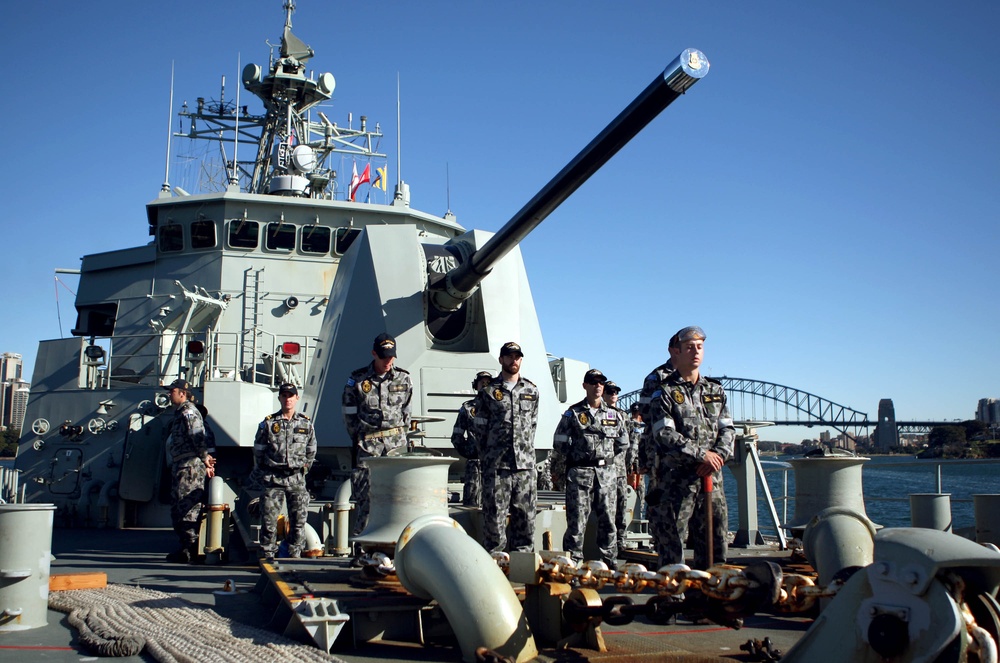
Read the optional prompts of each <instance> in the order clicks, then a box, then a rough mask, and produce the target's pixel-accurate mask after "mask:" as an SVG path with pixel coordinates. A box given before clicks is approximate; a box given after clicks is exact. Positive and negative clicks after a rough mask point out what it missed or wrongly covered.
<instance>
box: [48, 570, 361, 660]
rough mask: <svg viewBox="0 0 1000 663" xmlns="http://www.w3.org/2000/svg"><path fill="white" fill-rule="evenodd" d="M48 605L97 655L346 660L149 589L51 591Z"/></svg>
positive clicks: (117, 586) (176, 658)
mask: <svg viewBox="0 0 1000 663" xmlns="http://www.w3.org/2000/svg"><path fill="white" fill-rule="evenodd" d="M49 607H50V608H52V609H53V610H58V611H60V612H65V613H68V615H69V616H68V618H67V619H68V620H69V623H70V624H71V625H72V626H73V627H74V628H75V629H77V630H78V631H79V632H80V642H82V643H83V644H84V646H86V648H87V650H88V651H89V652H91V653H93V654H97V655H99V656H134V655H136V654H138V653H139V652H141V651H142V650H143V648H145V649H146V651H147V653H149V655H150V656H152V657H153V658H155V659H156V660H157V661H159V662H160V663H202V662H204V661H212V662H213V663H215V662H221V661H234V662H236V661H238V662H240V663H258V662H259V663H270V662H271V661H276V660H280V661H299V662H301V663H319V662H321V661H322V662H323V663H330V662H333V663H344V662H343V660H342V659H339V658H337V657H335V656H331V655H330V654H328V653H326V652H324V651H322V650H320V649H317V648H316V647H310V646H308V645H303V644H301V643H299V642H296V641H294V640H290V639H288V638H286V637H284V636H281V635H278V634H276V633H272V632H270V631H265V630H263V629H259V628H255V627H252V626H247V625H246V624H241V623H240V622H236V621H233V620H231V619H226V618H224V617H220V616H219V615H218V614H217V613H216V612H215V611H213V610H209V609H208V608H202V607H198V606H196V605H194V604H191V603H189V602H187V601H185V600H183V599H180V598H177V597H175V596H171V595H170V594H164V593H163V592H157V591H155V590H150V589H142V588H139V587H132V586H128V585H108V586H107V587H106V588H104V589H74V590H67V591H59V592H49Z"/></svg>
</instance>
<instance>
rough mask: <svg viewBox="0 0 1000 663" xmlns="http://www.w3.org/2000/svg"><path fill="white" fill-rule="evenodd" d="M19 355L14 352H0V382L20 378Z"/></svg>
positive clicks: (20, 365) (21, 363) (20, 364)
mask: <svg viewBox="0 0 1000 663" xmlns="http://www.w3.org/2000/svg"><path fill="white" fill-rule="evenodd" d="M23 365H24V362H22V361H21V355H19V354H17V353H16V352H5V353H3V354H0V382H14V381H15V380H20V379H21V367H22V366H23Z"/></svg>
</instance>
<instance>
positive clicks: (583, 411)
mask: <svg viewBox="0 0 1000 663" xmlns="http://www.w3.org/2000/svg"><path fill="white" fill-rule="evenodd" d="M595 412H596V414H591V412H590V407H589V406H588V405H587V401H586V400H582V401H580V402H579V403H577V404H575V405H573V406H572V407H570V408H569V409H568V410H566V413H565V414H563V416H562V418H561V419H560V420H559V425H558V426H556V432H555V435H554V436H553V438H552V449H553V450H554V451H556V452H557V453H559V454H562V455H563V456H565V457H566V465H567V466H568V467H581V466H586V467H604V466H612V465H614V464H615V458H616V457H617V456H618V455H619V454H621V456H622V458H623V459H624V455H625V454H624V452H625V451H626V450H627V449H628V431H627V429H626V428H625V416H624V415H623V414H622V412H621V410H619V409H618V408H616V407H612V406H610V405H606V404H604V403H603V402H602V403H601V404H600V405H599V406H598V407H597V409H596V411H595Z"/></svg>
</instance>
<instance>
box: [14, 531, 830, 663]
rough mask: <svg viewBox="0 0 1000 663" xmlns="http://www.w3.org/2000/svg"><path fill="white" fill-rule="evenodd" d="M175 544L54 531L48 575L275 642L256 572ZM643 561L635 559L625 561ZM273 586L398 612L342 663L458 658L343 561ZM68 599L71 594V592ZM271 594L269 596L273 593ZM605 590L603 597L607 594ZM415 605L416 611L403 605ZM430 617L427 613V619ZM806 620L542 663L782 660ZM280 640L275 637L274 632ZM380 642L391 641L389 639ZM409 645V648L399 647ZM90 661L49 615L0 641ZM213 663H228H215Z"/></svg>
mask: <svg viewBox="0 0 1000 663" xmlns="http://www.w3.org/2000/svg"><path fill="white" fill-rule="evenodd" d="M174 542H175V539H174V534H173V532H172V531H170V530H168V529H127V530H93V529H56V530H55V531H54V533H53V541H52V552H53V555H54V559H53V561H52V567H51V572H52V574H72V573H82V572H95V571H97V572H103V573H106V574H107V579H108V583H109V584H110V583H114V584H122V585H130V586H138V587H141V588H144V589H148V590H156V591H160V592H164V593H168V594H171V595H176V596H177V597H179V598H181V599H184V600H185V601H187V602H189V603H190V604H191V605H192V606H193V607H195V608H197V609H199V610H205V611H206V615H207V614H208V612H207V611H209V610H213V611H215V613H217V614H218V615H219V616H220V617H223V618H226V619H229V620H232V622H235V623H238V624H243V625H247V626H251V627H257V628H260V629H263V630H265V631H268V632H273V633H275V635H276V636H277V635H278V634H279V631H280V629H281V626H282V624H283V623H286V622H287V620H285V619H283V618H282V617H281V615H280V614H279V613H280V611H281V609H280V606H279V607H278V608H276V607H275V603H274V602H273V601H269V600H268V598H267V594H268V591H266V590H265V591H263V592H261V591H259V590H258V591H254V588H255V587H257V586H258V584H260V585H261V587H266V586H268V584H269V583H268V582H260V581H261V578H262V573H263V572H262V570H261V569H260V567H258V566H257V565H256V564H254V565H235V564H225V565H215V566H213V565H180V564H171V563H168V562H166V561H165V560H164V554H165V552H167V551H169V550H171V549H172V548H173V546H174V545H175V543H174ZM731 553H732V554H731V557H732V559H731V560H730V561H731V562H732V563H734V564H744V563H749V562H751V561H759V560H768V561H773V562H777V563H779V564H781V565H782V566H783V567H784V568H786V569H789V570H791V571H793V572H797V573H801V572H803V569H802V568H801V567H795V566H790V563H791V560H790V557H789V553H788V552H782V551H778V550H776V549H773V548H769V547H760V548H750V549H738V548H734V549H731ZM632 557H633V559H641V558H642V552H641V551H640V552H637V553H632ZM266 573H267V574H270V575H271V576H272V578H271V580H270V584H272V585H275V586H280V588H281V589H280V592H281V593H284V594H285V595H286V596H302V595H307V594H308V595H312V596H317V597H318V596H329V597H336V598H337V601H338V602H339V603H340V604H341V605H343V606H346V607H347V609H348V612H350V610H351V609H352V608H351V606H352V605H362V606H364V607H365V609H369V610H370V609H385V610H393V609H402V612H401V613H400V615H401V619H400V620H399V623H400V630H399V634H401V635H400V637H399V639H400V641H399V642H391V641H389V640H388V639H383V640H382V641H380V642H364V641H356V638H355V637H354V635H353V634H354V633H355V631H356V629H355V628H354V627H352V628H346V627H345V628H344V629H343V631H342V632H341V633H340V637H339V638H338V639H337V641H336V642H335V643H334V646H333V648H332V650H331V653H332V654H333V655H334V656H336V657H338V658H340V659H343V660H344V661H348V662H349V663H367V662H369V661H372V662H374V661H384V660H406V661H458V660H461V653H460V650H459V649H458V647H457V645H456V642H455V640H454V636H453V635H452V634H451V633H450V630H449V629H448V628H447V627H445V628H441V627H440V624H439V625H435V624H434V622H433V619H428V620H427V621H426V623H424V624H423V625H422V627H421V628H420V634H419V638H420V639H422V640H423V641H424V644H423V645H421V644H419V643H418V642H413V641H412V640H413V638H412V637H411V636H410V634H409V631H410V630H411V628H410V627H408V626H406V624H405V622H406V619H403V618H402V615H404V614H408V613H407V609H410V608H413V609H416V610H418V611H419V610H420V609H421V605H420V604H421V603H422V602H421V601H419V600H418V599H415V598H414V597H411V596H407V595H405V593H403V592H402V590H393V589H388V590H386V589H385V588H383V589H382V590H381V591H379V590H378V589H377V588H371V587H366V586H365V582H364V581H363V580H361V578H360V573H359V570H358V569H355V568H351V566H350V562H349V560H346V559H338V558H320V559H316V560H287V561H286V560H279V561H278V562H277V564H276V565H275V566H274V567H272V568H269V569H267V570H266ZM227 581H232V585H233V586H234V588H235V590H236V592H235V593H223V592H222V590H223V589H224V587H225V585H226V582H227ZM71 591H72V590H71ZM271 593H274V592H273V590H272V591H271ZM613 593H614V591H613V590H608V589H605V590H602V591H601V594H602V595H606V594H613ZM410 604H413V605H410ZM428 614H429V613H428ZM811 623H812V620H811V619H809V618H807V617H801V616H772V615H759V616H753V617H750V618H747V619H746V621H745V624H744V627H743V628H742V629H739V630H734V629H731V628H726V627H722V626H719V625H716V624H693V623H691V622H686V621H684V620H680V621H679V622H678V623H677V624H671V625H668V626H661V625H656V624H653V623H651V622H650V621H649V620H648V619H647V618H645V617H643V616H640V617H637V618H636V619H635V620H633V621H632V622H631V623H629V624H627V625H625V626H611V625H608V624H604V625H602V626H601V632H602V634H603V637H604V641H605V643H606V645H607V649H608V651H607V652H606V653H598V652H596V651H593V650H588V649H586V648H573V649H570V650H556V649H554V648H551V647H545V646H543V644H542V643H539V649H540V656H539V658H538V660H540V661H606V662H612V661H634V660H658V661H663V660H673V661H733V660H743V661H748V660H760V659H758V658H753V657H751V656H750V655H749V654H748V653H747V652H746V651H743V650H741V649H740V647H741V645H743V644H744V643H747V642H748V641H749V640H763V639H764V638H765V637H766V638H769V639H770V641H771V643H773V646H774V647H775V648H777V649H779V650H781V651H783V652H784V651H787V650H788V649H789V648H790V647H791V646H792V645H793V644H794V643H795V642H796V641H798V639H799V638H800V637H801V636H802V634H803V633H804V632H805V630H806V629H807V628H808V627H809V625H810V624H811ZM276 628H277V629H278V630H275V629H276ZM384 637H385V638H392V637H394V634H393V633H387V634H385V636H384ZM407 639H409V640H411V641H410V642H406V641H405V640H407ZM91 655H92V654H91V653H90V652H88V651H87V649H86V647H85V646H84V645H83V643H82V642H81V640H80V637H79V634H78V633H77V631H76V630H75V629H74V628H73V626H72V625H71V624H70V623H69V620H68V618H67V615H66V614H64V613H62V612H58V611H55V610H52V609H51V608H50V610H49V612H48V623H47V625H45V626H40V627H37V628H33V629H28V630H23V631H6V632H0V660H28V659H30V660H33V661H81V660H93V659H88V657H90V656H91ZM121 660H124V661H153V660H156V658H154V657H153V656H152V655H151V654H149V653H148V650H145V651H143V652H141V653H140V654H139V655H136V656H130V657H124V658H122V659H121ZM216 660H225V659H224V658H217V659H216Z"/></svg>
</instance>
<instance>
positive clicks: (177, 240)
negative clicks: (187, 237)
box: [156, 223, 184, 253]
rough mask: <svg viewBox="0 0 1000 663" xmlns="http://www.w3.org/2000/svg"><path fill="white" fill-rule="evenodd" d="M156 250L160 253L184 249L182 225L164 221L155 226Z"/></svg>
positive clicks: (177, 251) (176, 251)
mask: <svg viewBox="0 0 1000 663" xmlns="http://www.w3.org/2000/svg"><path fill="white" fill-rule="evenodd" d="M156 250H157V251H159V252H160V253H179V252H181V251H183V250H184V226H183V225H181V224H179V223H166V224H163V225H161V226H160V227H159V228H157V231H156Z"/></svg>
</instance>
